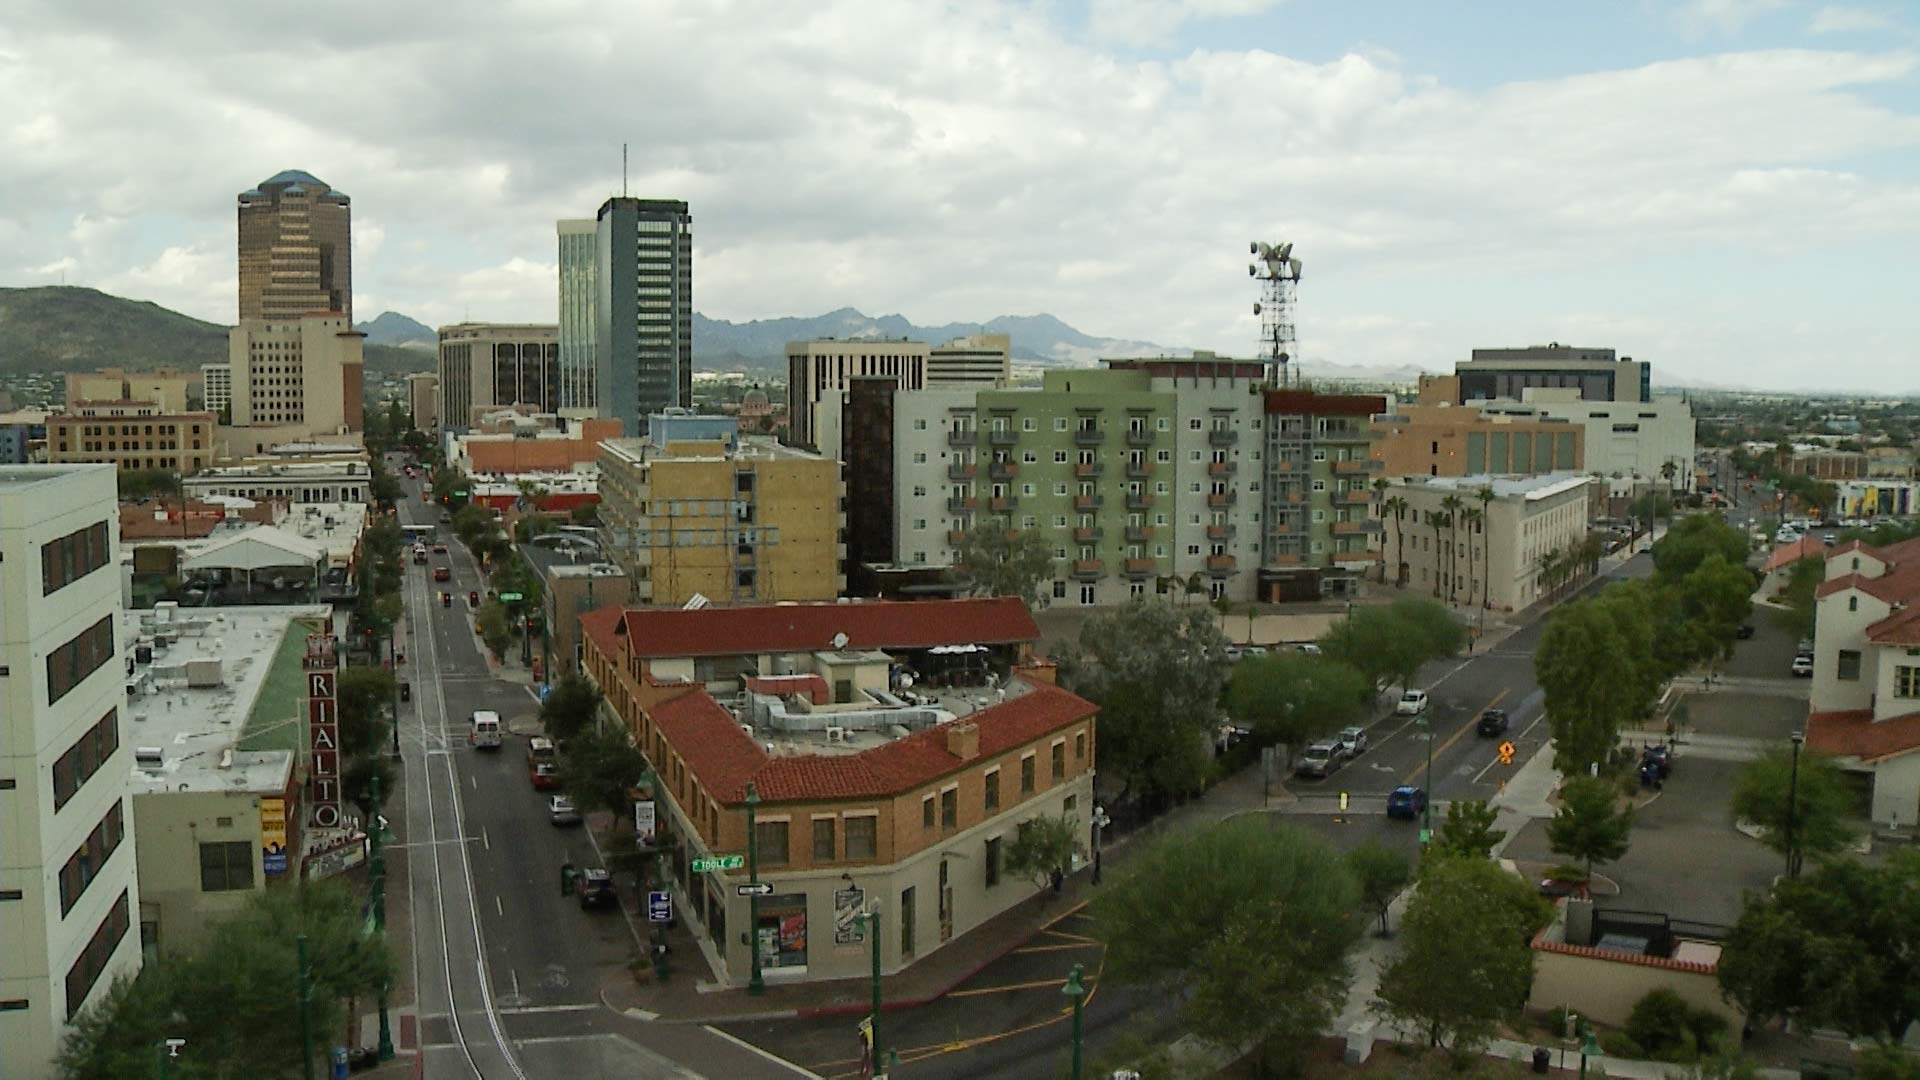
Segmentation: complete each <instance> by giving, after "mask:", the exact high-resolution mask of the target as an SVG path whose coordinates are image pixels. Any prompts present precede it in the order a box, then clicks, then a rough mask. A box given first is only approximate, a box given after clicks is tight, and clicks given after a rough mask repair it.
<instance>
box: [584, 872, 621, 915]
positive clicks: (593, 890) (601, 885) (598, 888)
mask: <svg viewBox="0 0 1920 1080" xmlns="http://www.w3.org/2000/svg"><path fill="white" fill-rule="evenodd" d="M573 888H574V891H575V892H577V893H578V894H579V895H580V906H581V907H583V908H590V907H612V906H614V905H615V903H616V902H617V901H618V900H619V899H620V897H619V894H618V893H616V892H614V889H613V875H611V874H609V873H607V872H606V871H605V870H602V869H600V868H599V867H597V866H590V867H588V868H586V869H585V870H582V871H580V876H578V877H576V878H574V879H573Z"/></svg>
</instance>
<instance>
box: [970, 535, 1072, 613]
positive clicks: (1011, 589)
mask: <svg viewBox="0 0 1920 1080" xmlns="http://www.w3.org/2000/svg"><path fill="white" fill-rule="evenodd" d="M953 557H954V564H955V566H956V567H958V568H959V570H960V572H961V573H963V574H965V575H966V576H967V578H968V579H969V580H970V581H971V582H972V591H973V594H974V595H975V596H1017V597H1019V598H1020V599H1021V600H1023V601H1025V602H1026V603H1027V605H1028V606H1032V605H1033V604H1036V603H1038V602H1039V601H1040V599H1041V592H1040V590H1041V586H1042V585H1044V584H1045V583H1046V582H1047V581H1049V580H1051V579H1052V577H1053V545H1052V543H1051V542H1050V541H1049V540H1048V539H1047V537H1046V536H1044V535H1043V534H1041V533H1039V532H1037V531H1035V530H1032V529H1022V530H1012V529H1009V528H1007V525H1006V522H1004V521H1002V520H1000V519H997V518H987V519H985V520H983V521H981V522H980V524H978V525H975V526H974V527H973V528H971V529H968V530H967V531H966V533H965V534H964V535H963V536H961V538H960V542H959V543H957V544H955V545H954V546H953Z"/></svg>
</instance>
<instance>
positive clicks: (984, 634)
mask: <svg viewBox="0 0 1920 1080" xmlns="http://www.w3.org/2000/svg"><path fill="white" fill-rule="evenodd" d="M626 627H627V644H628V647H629V648H630V649H632V650H633V654H634V655H635V656H638V657H641V658H642V659H647V658H656V657H681V656H742V655H749V654H753V653H785V652H813V651H818V650H826V649H832V648H835V647H836V646H835V645H834V636H835V635H837V634H845V635H846V636H847V639H846V644H845V646H844V647H846V648H849V649H925V648H932V647H933V646H935V645H1004V644H1010V643H1015V642H1025V641H1036V640H1038V639H1039V637H1040V627H1039V625H1038V624H1037V623H1035V622H1034V621H1033V614H1032V613H1031V612H1029V611H1028V610H1027V605H1026V604H1024V603H1022V602H1021V601H1020V600H1019V599H1018V598H1016V597H1007V596H1002V597H987V598H982V599H971V600H917V601H904V600H879V601H872V602H868V603H855V604H771V605H758V606H754V607H733V608H724V607H710V608H700V609H698V610H695V611H684V610H682V611H675V610H661V611H655V610H644V611H628V612H627V613H626Z"/></svg>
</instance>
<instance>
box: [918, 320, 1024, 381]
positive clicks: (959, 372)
mask: <svg viewBox="0 0 1920 1080" xmlns="http://www.w3.org/2000/svg"><path fill="white" fill-rule="evenodd" d="M1012 380H1013V354H1012V339H1010V338H1009V337H1008V336H1007V335H1005V334H968V335H967V336H965V337H958V338H954V339H953V340H952V341H949V342H947V343H946V344H944V345H935V346H934V347H932V348H931V349H928V350H927V385H928V386H930V387H935V388H939V387H954V388H964V387H972V388H973V389H975V390H991V389H994V388H995V387H1000V386H1005V385H1007V384H1008V383H1009V382H1011V381H1012Z"/></svg>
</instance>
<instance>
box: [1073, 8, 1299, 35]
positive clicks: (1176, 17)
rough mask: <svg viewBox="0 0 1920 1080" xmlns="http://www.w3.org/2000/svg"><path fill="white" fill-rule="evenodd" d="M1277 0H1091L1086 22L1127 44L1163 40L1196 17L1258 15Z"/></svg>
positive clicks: (1101, 33)
mask: <svg viewBox="0 0 1920 1080" xmlns="http://www.w3.org/2000/svg"><path fill="white" fill-rule="evenodd" d="M1279 3H1280V0H1090V2H1089V3H1088V5H1087V15H1088V21H1089V23H1090V24H1091V26H1092V28H1093V32H1094V35H1095V36H1096V37H1099V38H1101V39H1103V40H1107V41H1118V42H1121V43H1123V44H1127V45H1155V44H1162V43H1165V41H1166V39H1167V38H1168V37H1169V36H1170V35H1171V34H1173V32H1174V31H1176V30H1178V29H1180V27H1181V26H1183V25H1184V24H1186V23H1188V22H1190V21H1193V20H1196V19H1218V18H1232V17H1236V16H1244V15H1258V14H1260V13H1261V12H1263V11H1266V10H1267V9H1269V8H1272V7H1276V6H1278V5H1279Z"/></svg>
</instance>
